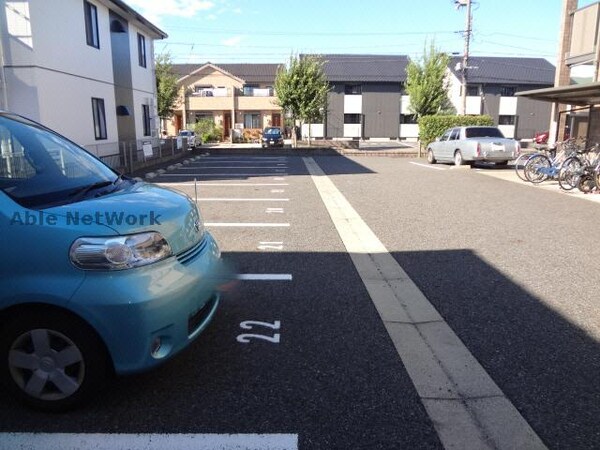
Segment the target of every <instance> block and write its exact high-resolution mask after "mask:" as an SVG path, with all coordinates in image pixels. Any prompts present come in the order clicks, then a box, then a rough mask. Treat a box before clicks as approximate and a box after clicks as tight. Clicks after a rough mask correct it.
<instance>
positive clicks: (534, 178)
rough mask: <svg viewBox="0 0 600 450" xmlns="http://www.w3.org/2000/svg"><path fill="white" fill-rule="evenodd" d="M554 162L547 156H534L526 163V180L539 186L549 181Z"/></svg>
mask: <svg viewBox="0 0 600 450" xmlns="http://www.w3.org/2000/svg"><path fill="white" fill-rule="evenodd" d="M551 168H552V161H550V158H548V157H547V156H546V155H541V154H538V155H533V156H532V157H531V158H529V160H528V161H527V162H526V163H525V169H524V172H525V178H527V181H530V182H531V183H534V184H537V183H541V182H542V181H544V180H547V179H548V176H549V172H550V169H551Z"/></svg>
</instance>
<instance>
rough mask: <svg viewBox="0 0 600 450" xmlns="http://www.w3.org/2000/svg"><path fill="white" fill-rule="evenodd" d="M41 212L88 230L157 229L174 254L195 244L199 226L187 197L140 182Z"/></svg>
mask: <svg viewBox="0 0 600 450" xmlns="http://www.w3.org/2000/svg"><path fill="white" fill-rule="evenodd" d="M45 212H46V213H48V214H56V215H60V216H63V217H66V218H67V221H70V222H71V223H72V224H73V225H81V224H84V225H90V228H91V229H90V231H91V232H92V233H93V231H97V230H98V226H97V225H105V226H107V227H109V228H111V229H112V230H114V231H115V232H116V233H118V234H133V233H139V232H144V231H158V232H160V233H161V234H162V235H163V237H164V238H165V239H166V240H167V242H168V243H169V245H170V246H171V249H172V250H173V253H174V254H177V253H179V252H181V251H183V250H186V249H188V248H190V247H192V246H193V245H194V244H196V243H197V242H198V241H199V240H200V239H201V237H202V230H203V226H202V222H201V218H200V216H199V213H198V209H197V208H196V205H195V204H194V202H193V201H192V200H191V199H190V198H188V197H187V196H185V195H183V194H181V193H178V192H175V191H172V190H170V189H166V188H162V187H160V186H157V185H154V184H148V183H144V182H138V183H135V184H132V185H128V186H127V187H125V188H123V189H119V190H118V191H116V192H114V193H111V194H108V195H103V196H100V197H97V198H88V199H85V200H83V201H80V202H77V203H71V204H66V205H61V206H56V207H52V208H48V209H46V210H45ZM90 220H92V223H91V224H89V223H88V222H89V221H90ZM92 228H93V229H92ZM104 229H105V228H104ZM105 230H106V229H105ZM107 231H108V230H107Z"/></svg>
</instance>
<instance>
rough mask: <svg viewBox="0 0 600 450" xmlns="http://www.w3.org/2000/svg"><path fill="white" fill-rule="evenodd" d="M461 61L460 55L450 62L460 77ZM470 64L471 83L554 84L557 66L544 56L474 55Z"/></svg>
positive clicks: (469, 78)
mask: <svg viewBox="0 0 600 450" xmlns="http://www.w3.org/2000/svg"><path fill="white" fill-rule="evenodd" d="M460 63H462V58H460V57H455V58H452V59H451V62H450V70H451V71H452V72H453V73H454V75H456V76H457V77H458V78H459V79H460V78H461V76H462V73H461V71H460V65H459V64H460ZM468 66H469V68H468V70H467V82H468V83H469V84H470V83H475V84H513V85H536V86H543V85H547V86H552V85H554V73H555V67H554V66H553V65H552V64H550V63H549V62H548V61H547V60H545V59H544V58H508V57H492V56H473V57H470V58H469V64H468Z"/></svg>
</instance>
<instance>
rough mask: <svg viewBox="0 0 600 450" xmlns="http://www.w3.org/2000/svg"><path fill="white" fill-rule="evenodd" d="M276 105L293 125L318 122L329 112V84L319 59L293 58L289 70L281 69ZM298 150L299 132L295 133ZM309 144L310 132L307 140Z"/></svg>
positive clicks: (293, 134) (277, 83)
mask: <svg viewBox="0 0 600 450" xmlns="http://www.w3.org/2000/svg"><path fill="white" fill-rule="evenodd" d="M275 91H276V93H277V104H278V105H279V106H281V107H282V108H283V110H284V111H285V112H286V113H288V114H290V116H291V118H292V120H293V123H294V124H295V123H296V121H297V120H299V121H300V123H301V124H302V123H309V124H310V123H315V122H318V121H320V120H322V118H323V114H324V113H325V111H326V110H327V93H328V92H329V83H328V82H327V79H326V77H325V72H324V71H323V62H322V60H321V59H320V58H318V57H316V56H304V57H302V58H299V57H297V56H296V57H294V56H292V57H290V62H289V64H288V66H287V67H282V68H281V69H280V70H279V71H278V72H277V77H276V78H275ZM292 142H293V146H294V147H296V133H295V132H294V133H292ZM308 143H309V145H310V131H309V137H308Z"/></svg>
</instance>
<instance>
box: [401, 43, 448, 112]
mask: <svg viewBox="0 0 600 450" xmlns="http://www.w3.org/2000/svg"><path fill="white" fill-rule="evenodd" d="M449 62H450V57H449V56H448V55H447V54H445V53H442V52H440V51H438V50H436V49H435V47H434V45H433V44H431V46H430V47H429V50H427V48H425V50H424V52H423V58H422V59H421V61H412V60H411V61H410V63H409V64H408V66H407V67H406V92H407V94H408V95H409V96H410V105H409V110H410V111H411V112H412V113H413V114H415V115H416V116H417V118H421V117H423V116H429V115H434V114H448V113H452V112H454V111H453V108H452V104H451V103H450V99H449V98H448V85H447V81H446V69H447V68H448V63H449Z"/></svg>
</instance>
